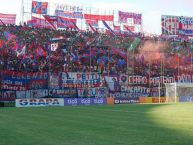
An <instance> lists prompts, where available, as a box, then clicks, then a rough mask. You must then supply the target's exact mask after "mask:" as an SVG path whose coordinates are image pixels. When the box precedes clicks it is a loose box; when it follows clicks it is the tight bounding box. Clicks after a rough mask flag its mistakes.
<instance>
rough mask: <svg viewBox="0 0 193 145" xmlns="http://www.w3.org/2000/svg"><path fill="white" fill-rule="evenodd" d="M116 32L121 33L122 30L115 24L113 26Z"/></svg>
mask: <svg viewBox="0 0 193 145" xmlns="http://www.w3.org/2000/svg"><path fill="white" fill-rule="evenodd" d="M113 27H114V30H115V31H120V30H121V26H116V25H115V24H113Z"/></svg>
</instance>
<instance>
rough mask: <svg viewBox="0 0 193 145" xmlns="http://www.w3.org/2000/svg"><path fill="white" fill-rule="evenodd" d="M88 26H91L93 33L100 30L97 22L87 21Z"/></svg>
mask: <svg viewBox="0 0 193 145" xmlns="http://www.w3.org/2000/svg"><path fill="white" fill-rule="evenodd" d="M86 24H88V25H89V27H90V28H91V30H92V31H94V32H95V31H96V29H95V28H98V21H97V20H87V19H86Z"/></svg>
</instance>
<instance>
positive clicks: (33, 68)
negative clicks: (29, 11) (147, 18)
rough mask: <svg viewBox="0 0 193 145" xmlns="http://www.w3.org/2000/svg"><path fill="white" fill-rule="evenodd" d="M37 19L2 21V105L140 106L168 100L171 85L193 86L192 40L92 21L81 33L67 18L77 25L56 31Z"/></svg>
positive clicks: (0, 96)
mask: <svg viewBox="0 0 193 145" xmlns="http://www.w3.org/2000/svg"><path fill="white" fill-rule="evenodd" d="M34 13H35V12H34ZM44 17H45V19H48V16H44ZM125 17H127V15H125ZM50 18H51V17H49V19H50ZM34 19H35V18H33V19H32V20H30V21H28V23H24V24H22V25H14V24H5V23H4V22H3V21H1V22H0V23H1V25H0V51H1V53H0V70H1V86H0V87H1V91H0V101H15V99H16V98H17V99H21V98H42V97H45V98H107V97H112V98H115V99H116V98H119V99H120V100H121V99H123V98H125V102H126V103H128V102H139V101H140V97H158V96H165V89H164V84H165V83H173V82H180V83H192V82H193V76H192V71H193V62H192V60H193V56H192V51H193V42H192V40H191V38H190V37H185V36H179V35H178V36H177V35H172V36H171V35H165V34H163V35H159V36H158V35H151V36H149V35H148V36H147V35H145V34H144V33H143V32H137V33H135V32H131V30H130V29H128V30H127V31H121V30H118V31H117V30H115V29H114V30H112V29H111V28H109V26H108V24H107V23H106V22H105V21H104V20H103V19H101V21H103V24H104V25H105V26H106V27H107V30H105V31H100V30H98V29H94V27H92V26H91V23H89V26H90V29H86V30H81V29H79V28H78V27H77V26H76V25H74V21H73V22H72V21H70V20H69V19H67V18H66V19H64V18H63V20H65V21H70V22H71V24H73V26H74V27H67V26H66V25H67V24H65V27H64V28H63V29H55V28H53V25H50V26H49V27H47V24H46V25H44V24H45V23H44V22H42V24H41V23H40V24H41V25H42V27H39V26H38V27H37V25H35V23H34V21H35V20H34ZM60 19H62V18H61V17H60ZM104 19H105V18H104ZM36 21H37V20H36ZM99 21H100V20H99ZM50 22H51V21H50ZM62 22H64V21H60V24H61V23H62ZM50 24H51V23H50ZM52 24H53V23H52ZM61 25H62V24H61ZM75 26H76V27H75ZM114 27H116V26H114ZM155 102H156V101H155ZM115 103H116V102H115ZM123 103H124V101H123Z"/></svg>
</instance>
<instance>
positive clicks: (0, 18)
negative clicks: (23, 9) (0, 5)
mask: <svg viewBox="0 0 193 145" xmlns="http://www.w3.org/2000/svg"><path fill="white" fill-rule="evenodd" d="M15 20H16V14H2V13H0V25H5V24H15Z"/></svg>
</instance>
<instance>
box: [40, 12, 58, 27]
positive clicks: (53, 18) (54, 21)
mask: <svg viewBox="0 0 193 145" xmlns="http://www.w3.org/2000/svg"><path fill="white" fill-rule="evenodd" d="M43 17H44V18H45V20H46V21H47V22H48V23H50V25H52V26H53V28H55V29H56V28H57V19H58V18H57V16H50V15H44V16H43Z"/></svg>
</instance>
